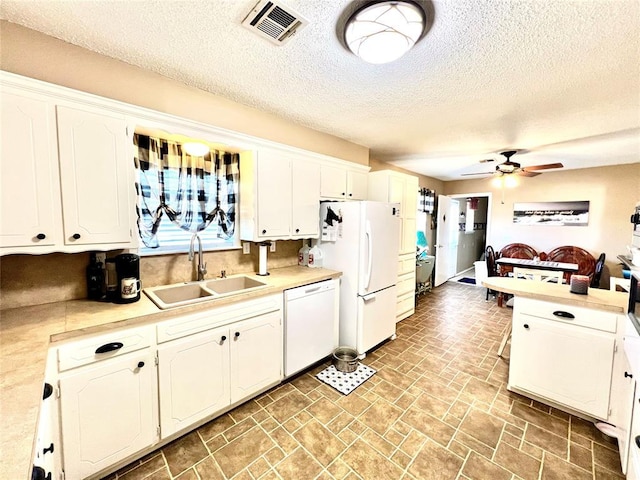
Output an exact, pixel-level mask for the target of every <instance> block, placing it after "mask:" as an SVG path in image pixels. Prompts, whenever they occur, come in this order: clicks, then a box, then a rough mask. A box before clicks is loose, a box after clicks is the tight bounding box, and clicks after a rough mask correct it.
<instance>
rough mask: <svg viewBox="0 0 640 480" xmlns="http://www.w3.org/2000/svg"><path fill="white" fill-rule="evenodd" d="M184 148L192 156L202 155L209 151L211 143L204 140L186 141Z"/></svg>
mask: <svg viewBox="0 0 640 480" xmlns="http://www.w3.org/2000/svg"><path fill="white" fill-rule="evenodd" d="M182 148H184V151H185V152H187V153H188V154H189V155H191V156H192V157H202V156H204V155H206V153H207V152H208V151H209V145H207V144H206V143H202V142H185V143H183V144H182Z"/></svg>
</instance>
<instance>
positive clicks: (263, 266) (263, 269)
mask: <svg viewBox="0 0 640 480" xmlns="http://www.w3.org/2000/svg"><path fill="white" fill-rule="evenodd" d="M258 245H260V256H259V260H258V265H259V267H258V273H257V275H260V276H262V277H266V276H267V275H269V272H267V252H268V247H270V246H271V242H260V243H259V244H258Z"/></svg>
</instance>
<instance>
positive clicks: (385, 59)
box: [344, 0, 428, 64]
mask: <svg viewBox="0 0 640 480" xmlns="http://www.w3.org/2000/svg"><path fill="white" fill-rule="evenodd" d="M360 5H362V2H360ZM427 20H428V18H427V12H426V10H425V8H424V7H423V6H422V5H421V4H420V3H418V2H414V1H411V0H392V1H384V0H382V1H380V0H378V1H369V2H366V3H365V4H364V5H363V6H360V7H359V8H357V10H356V11H355V12H354V13H353V14H351V16H350V17H349V18H348V20H347V21H346V25H345V27H344V42H345V44H346V46H347V48H349V50H351V51H352V52H353V53H354V54H356V55H357V56H358V57H360V58H361V59H362V60H364V61H365V62H368V63H373V64H382V63H389V62H393V61H394V60H397V59H399V58H400V57H402V56H403V55H404V54H405V53H407V52H408V51H409V50H410V49H411V48H412V47H413V46H414V45H415V43H416V42H417V41H418V40H419V39H420V38H421V37H422V36H423V35H424V33H425V32H426V30H427Z"/></svg>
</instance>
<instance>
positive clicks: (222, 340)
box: [220, 335, 227, 345]
mask: <svg viewBox="0 0 640 480" xmlns="http://www.w3.org/2000/svg"><path fill="white" fill-rule="evenodd" d="M226 339H227V336H226V335H222V336H221V337H220V345H222V344H223V343H224V341H225V340H226Z"/></svg>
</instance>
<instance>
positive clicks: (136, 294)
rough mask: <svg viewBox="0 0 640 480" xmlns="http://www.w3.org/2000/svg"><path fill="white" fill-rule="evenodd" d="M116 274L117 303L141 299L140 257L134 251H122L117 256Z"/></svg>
mask: <svg viewBox="0 0 640 480" xmlns="http://www.w3.org/2000/svg"><path fill="white" fill-rule="evenodd" d="M116 274H117V276H118V290H117V291H116V297H115V302H116V303H133V302H137V301H138V300H140V291H141V290H142V285H141V283H140V257H139V256H138V255H136V254H134V253H122V254H120V255H117V256H116Z"/></svg>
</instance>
